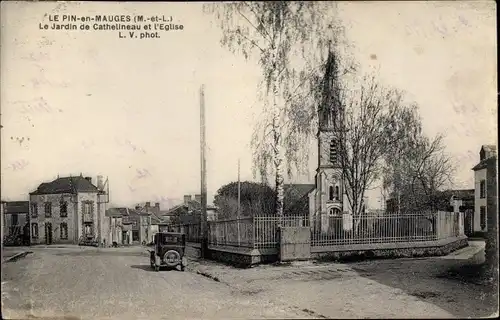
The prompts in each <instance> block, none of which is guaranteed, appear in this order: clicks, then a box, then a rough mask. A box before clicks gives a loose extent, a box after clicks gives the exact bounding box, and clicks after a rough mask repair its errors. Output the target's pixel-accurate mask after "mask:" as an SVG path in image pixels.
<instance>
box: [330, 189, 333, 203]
mask: <svg viewBox="0 0 500 320" xmlns="http://www.w3.org/2000/svg"><path fill="white" fill-rule="evenodd" d="M329 198H330V200H333V187H332V186H330V197H329Z"/></svg>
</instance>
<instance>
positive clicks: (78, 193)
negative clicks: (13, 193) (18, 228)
mask: <svg viewBox="0 0 500 320" xmlns="http://www.w3.org/2000/svg"><path fill="white" fill-rule="evenodd" d="M97 185H98V186H96V185H94V184H93V183H92V178H91V177H83V176H82V175H81V174H80V176H76V177H72V176H70V177H58V178H57V179H55V180H53V181H50V182H45V183H42V184H40V185H39V186H38V188H37V189H36V190H35V191H33V192H31V193H30V201H29V206H30V224H31V225H30V233H31V243H32V244H40V243H45V244H62V243H67V244H69V243H71V244H92V245H96V244H99V243H101V241H103V240H104V237H105V236H106V235H107V230H108V229H109V227H108V226H106V221H105V212H106V203H107V202H108V200H109V199H108V194H107V192H106V191H104V184H103V183H102V177H101V176H98V177H97Z"/></svg>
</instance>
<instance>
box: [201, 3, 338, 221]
mask: <svg viewBox="0 0 500 320" xmlns="http://www.w3.org/2000/svg"><path fill="white" fill-rule="evenodd" d="M331 8H334V7H332V6H330V7H328V6H325V4H324V3H322V2H306V1H304V2H288V1H272V2H271V1H264V2H235V3H218V4H210V5H206V6H205V9H206V11H207V12H209V13H213V14H215V17H216V21H217V22H218V24H219V26H220V28H221V30H222V40H221V43H222V45H223V46H224V47H226V48H228V49H229V50H231V51H232V52H235V53H241V54H242V55H243V56H244V57H245V58H246V59H252V58H254V57H256V58H257V59H258V63H259V65H260V67H261V70H262V83H261V85H262V87H263V88H264V89H265V90H263V95H262V96H261V97H260V98H261V101H262V102H263V106H264V112H263V116H262V119H261V120H260V121H259V122H258V123H257V125H256V127H255V130H254V134H253V137H252V147H253V150H254V164H255V165H254V174H256V173H257V171H258V172H259V173H260V176H261V178H262V179H263V180H264V181H266V177H267V176H268V174H269V173H274V178H275V179H274V180H275V188H276V205H275V210H276V215H277V216H282V215H283V198H284V190H283V185H284V171H285V166H287V172H288V174H289V175H291V172H292V170H291V168H292V167H294V166H295V167H297V166H298V165H299V164H300V163H301V162H302V163H303V162H304V161H303V160H304V158H307V154H308V152H301V150H302V148H301V147H302V146H303V143H304V141H305V137H307V136H308V135H310V134H311V132H310V127H309V126H300V125H296V124H295V122H297V121H299V122H301V123H308V122H310V119H311V118H313V117H314V115H313V114H312V112H311V110H310V109H309V108H307V107H305V105H306V104H305V103H304V100H306V99H307V94H305V95H304V92H307V90H304V88H306V87H307V82H308V79H310V78H312V77H314V75H315V74H316V73H317V71H318V70H320V69H321V67H322V66H323V65H322V64H319V65H316V62H315V61H316V58H317V54H316V53H317V50H315V49H316V48H318V49H321V48H325V47H326V45H327V44H328V39H330V38H333V39H340V37H337V35H339V34H341V31H342V29H341V28H339V24H338V23H337V21H335V19H332V18H330V20H329V21H328V23H326V17H328V16H329V14H328V11H329V9H331ZM320 52H321V51H320ZM294 58H295V59H294ZM309 93H310V91H309Z"/></svg>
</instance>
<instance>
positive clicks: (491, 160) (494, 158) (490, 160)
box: [472, 155, 497, 171]
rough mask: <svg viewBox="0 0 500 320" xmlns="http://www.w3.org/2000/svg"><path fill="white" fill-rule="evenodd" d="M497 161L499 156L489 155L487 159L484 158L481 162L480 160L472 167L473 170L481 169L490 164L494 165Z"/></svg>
mask: <svg viewBox="0 0 500 320" xmlns="http://www.w3.org/2000/svg"><path fill="white" fill-rule="evenodd" d="M496 161H497V156H496V155H494V156H492V157H489V158H487V159H484V160H482V161H481V162H479V163H478V164H476V165H475V166H474V168H472V170H474V171H478V170H481V169H485V168H486V167H488V166H489V165H494V164H495V162H496Z"/></svg>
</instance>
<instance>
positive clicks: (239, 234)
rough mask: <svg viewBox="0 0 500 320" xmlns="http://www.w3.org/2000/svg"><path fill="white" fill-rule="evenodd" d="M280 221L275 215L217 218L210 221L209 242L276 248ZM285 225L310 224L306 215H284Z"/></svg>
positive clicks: (257, 247) (218, 244)
mask: <svg viewBox="0 0 500 320" xmlns="http://www.w3.org/2000/svg"><path fill="white" fill-rule="evenodd" d="M278 222H280V219H279V218H278V217H275V216H270V217H269V216H254V217H248V218H239V219H229V220H217V221H209V222H208V243H209V244H211V245H215V246H233V247H245V248H255V249H263V248H276V247H277V246H278V241H279V239H278ZM281 225H282V226H284V227H299V226H309V220H308V219H307V218H306V217H295V216H294V217H282V218H281Z"/></svg>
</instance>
